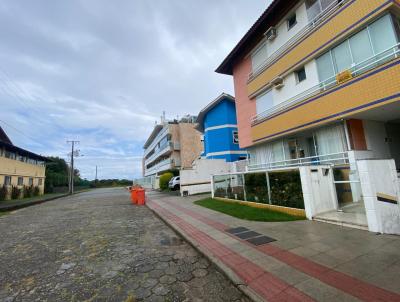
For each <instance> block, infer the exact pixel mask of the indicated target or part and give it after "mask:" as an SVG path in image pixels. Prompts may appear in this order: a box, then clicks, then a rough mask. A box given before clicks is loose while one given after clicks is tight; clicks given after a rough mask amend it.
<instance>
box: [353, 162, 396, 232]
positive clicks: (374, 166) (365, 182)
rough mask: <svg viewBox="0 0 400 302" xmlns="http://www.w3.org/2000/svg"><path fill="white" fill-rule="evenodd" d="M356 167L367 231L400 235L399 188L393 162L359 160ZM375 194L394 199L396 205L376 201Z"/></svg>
mask: <svg viewBox="0 0 400 302" xmlns="http://www.w3.org/2000/svg"><path fill="white" fill-rule="evenodd" d="M357 166H358V171H359V174H360V181H361V189H362V193H363V196H364V205H365V212H366V215H367V221H368V229H369V230H370V231H371V232H379V233H385V234H400V204H399V199H400V191H399V190H400V188H399V182H398V177H397V171H396V165H395V162H394V160H393V159H389V160H360V161H358V162H357ZM377 193H383V194H387V195H390V196H394V197H396V198H397V204H391V203H387V202H382V201H378V199H377Z"/></svg>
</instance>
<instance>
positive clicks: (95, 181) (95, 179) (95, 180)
mask: <svg viewBox="0 0 400 302" xmlns="http://www.w3.org/2000/svg"><path fill="white" fill-rule="evenodd" d="M94 184H95V185H97V165H96V177H95V178H94Z"/></svg>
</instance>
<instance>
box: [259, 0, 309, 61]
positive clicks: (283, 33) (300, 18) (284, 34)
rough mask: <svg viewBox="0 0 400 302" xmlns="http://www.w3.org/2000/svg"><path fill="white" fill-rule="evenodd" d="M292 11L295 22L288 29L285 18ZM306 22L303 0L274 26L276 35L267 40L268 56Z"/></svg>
mask: <svg viewBox="0 0 400 302" xmlns="http://www.w3.org/2000/svg"><path fill="white" fill-rule="evenodd" d="M293 12H296V18H297V24H296V25H295V26H294V27H292V28H291V29H290V30H288V27H287V22H286V20H287V18H288V17H290V16H291V15H292V14H293ZM307 24H308V17H307V10H306V5H305V2H304V1H303V2H302V3H301V4H300V5H298V6H297V7H296V8H294V9H293V10H292V11H291V12H290V13H288V14H287V15H286V16H285V17H284V18H283V19H282V21H281V22H280V23H279V24H278V25H277V26H276V30H277V36H276V38H275V39H274V40H272V41H268V42H267V51H268V56H270V55H271V54H273V53H274V52H275V51H277V50H278V49H279V48H280V47H281V46H282V45H283V44H285V43H286V42H287V41H288V40H289V39H290V38H292V37H293V36H294V35H296V34H297V33H298V32H299V31H300V30H302V29H303V28H304V27H305V26H306V25H307Z"/></svg>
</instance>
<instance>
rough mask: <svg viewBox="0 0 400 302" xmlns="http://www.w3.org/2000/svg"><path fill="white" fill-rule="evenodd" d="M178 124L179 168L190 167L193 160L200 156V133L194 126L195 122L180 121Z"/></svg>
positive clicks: (201, 147)
mask: <svg viewBox="0 0 400 302" xmlns="http://www.w3.org/2000/svg"><path fill="white" fill-rule="evenodd" d="M178 126H179V141H180V145H181V150H180V164H181V168H183V169H185V168H191V167H192V163H193V161H194V160H195V159H196V158H198V157H199V156H200V154H201V152H202V150H203V143H202V141H201V133H200V132H199V131H197V130H196V129H195V128H194V126H195V124H190V123H180V124H179V125H178Z"/></svg>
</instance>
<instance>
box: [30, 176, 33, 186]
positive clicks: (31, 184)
mask: <svg viewBox="0 0 400 302" xmlns="http://www.w3.org/2000/svg"><path fill="white" fill-rule="evenodd" d="M29 185H30V186H33V178H32V177H29Z"/></svg>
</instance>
